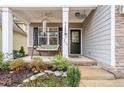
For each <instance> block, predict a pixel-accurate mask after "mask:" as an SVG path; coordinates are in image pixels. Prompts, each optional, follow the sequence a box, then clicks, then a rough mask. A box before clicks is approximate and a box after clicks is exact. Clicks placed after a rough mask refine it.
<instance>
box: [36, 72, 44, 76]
mask: <svg viewBox="0 0 124 93" xmlns="http://www.w3.org/2000/svg"><path fill="white" fill-rule="evenodd" d="M43 75H45V73H44V72H41V73H38V74H36V75H35V76H36V77H40V76H43Z"/></svg>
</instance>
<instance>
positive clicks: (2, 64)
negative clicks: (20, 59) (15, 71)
mask: <svg viewBox="0 0 124 93" xmlns="http://www.w3.org/2000/svg"><path fill="white" fill-rule="evenodd" d="M3 60H4V54H3V53H2V52H0V69H1V70H9V64H8V63H7V62H3Z"/></svg>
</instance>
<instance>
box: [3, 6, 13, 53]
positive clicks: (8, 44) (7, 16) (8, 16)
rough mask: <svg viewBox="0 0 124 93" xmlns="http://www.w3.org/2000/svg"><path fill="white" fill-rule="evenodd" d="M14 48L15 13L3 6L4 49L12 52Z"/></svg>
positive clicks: (4, 51) (5, 51)
mask: <svg viewBox="0 0 124 93" xmlns="http://www.w3.org/2000/svg"><path fill="white" fill-rule="evenodd" d="M12 50H13V15H12V11H11V10H10V9H9V8H2V51H3V53H12Z"/></svg>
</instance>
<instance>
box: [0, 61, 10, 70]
mask: <svg viewBox="0 0 124 93" xmlns="http://www.w3.org/2000/svg"><path fill="white" fill-rule="evenodd" d="M0 69H1V70H10V65H9V63H7V62H6V63H3V64H2V65H1V67H0Z"/></svg>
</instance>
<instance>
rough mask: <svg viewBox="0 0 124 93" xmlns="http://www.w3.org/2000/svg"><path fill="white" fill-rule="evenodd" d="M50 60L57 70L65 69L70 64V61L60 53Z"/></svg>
mask: <svg viewBox="0 0 124 93" xmlns="http://www.w3.org/2000/svg"><path fill="white" fill-rule="evenodd" d="M52 61H53V64H54V65H55V67H56V68H57V69H58V70H62V71H63V70H67V68H68V66H69V65H70V62H69V61H68V60H67V59H66V58H64V57H63V56H61V55H57V56H55V57H54V59H53V60H52Z"/></svg>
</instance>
